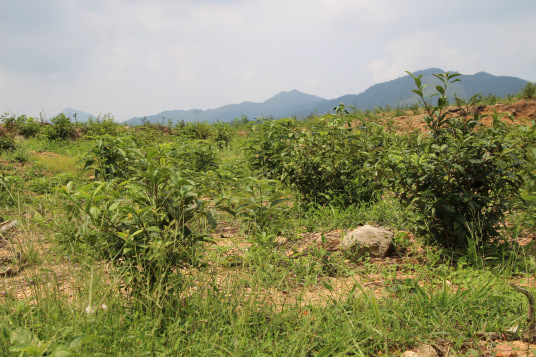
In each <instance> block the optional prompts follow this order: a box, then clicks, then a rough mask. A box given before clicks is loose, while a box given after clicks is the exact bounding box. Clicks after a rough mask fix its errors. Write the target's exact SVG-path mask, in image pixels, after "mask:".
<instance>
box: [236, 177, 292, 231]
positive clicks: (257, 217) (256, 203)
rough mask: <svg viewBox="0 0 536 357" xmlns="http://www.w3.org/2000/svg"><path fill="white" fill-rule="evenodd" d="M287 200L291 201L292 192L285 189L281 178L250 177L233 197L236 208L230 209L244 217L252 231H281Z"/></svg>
mask: <svg viewBox="0 0 536 357" xmlns="http://www.w3.org/2000/svg"><path fill="white" fill-rule="evenodd" d="M287 201H290V193H289V192H285V191H283V190H282V189H281V186H280V183H279V182H277V181H275V180H266V179H256V178H253V177H249V178H246V179H245V182H244V184H243V188H242V189H241V190H240V191H237V192H234V193H233V194H232V196H231V198H230V203H231V207H234V208H231V207H228V208H227V209H226V210H227V211H228V212H229V213H231V214H232V215H233V216H235V217H237V218H238V219H239V220H240V221H241V223H242V228H243V229H244V231H246V232H248V233H252V234H253V235H255V234H260V233H261V232H264V233H265V235H266V234H267V233H268V234H271V233H276V234H277V233H278V232H279V230H280V229H281V225H282V223H283V221H284V219H285V218H284V215H285V212H286V211H288V206H286V205H285V204H284V203H285V202H287Z"/></svg>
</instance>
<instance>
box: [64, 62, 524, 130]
mask: <svg viewBox="0 0 536 357" xmlns="http://www.w3.org/2000/svg"><path fill="white" fill-rule="evenodd" d="M450 72H451V73H458V72H456V71H450ZM438 73H445V71H444V70H442V69H440V68H428V69H423V70H418V71H415V72H413V74H414V75H415V76H418V75H422V83H428V84H430V85H429V86H428V87H427V88H426V90H425V95H430V94H432V92H433V91H434V89H433V88H434V87H435V86H436V85H439V84H440V81H439V80H438V79H437V78H436V77H435V76H434V74H438ZM459 78H460V79H461V81H460V82H456V83H453V84H451V85H450V86H449V89H448V91H447V95H448V96H449V98H451V99H452V98H453V96H454V94H455V93H456V95H457V96H458V97H460V98H462V99H467V98H470V97H471V96H472V95H474V94H477V93H481V94H482V95H495V96H497V97H505V96H507V95H509V94H515V93H518V92H519V91H520V90H521V89H522V88H523V87H524V86H525V85H526V84H527V83H528V81H527V80H524V79H521V78H518V77H511V76H496V75H492V74H489V73H487V72H477V73H475V74H471V75H463V76H461V77H459ZM412 89H415V84H414V82H413V78H411V77H410V76H409V75H405V76H402V77H399V78H396V79H393V80H390V81H386V82H381V83H377V84H374V85H372V86H371V87H369V88H367V89H366V90H364V91H363V92H361V93H359V94H345V95H342V96H340V97H337V98H334V99H325V98H322V97H319V96H316V95H312V94H306V93H303V92H300V91H299V90H297V89H292V90H290V91H282V92H279V93H278V94H276V95H274V96H273V97H271V98H269V99H267V100H265V101H264V102H260V103H256V102H250V101H245V102H242V103H239V104H227V105H224V106H221V107H218V108H214V109H207V110H201V109H190V110H166V111H162V112H160V113H158V114H155V115H150V116H145V117H133V118H130V119H128V120H126V121H124V122H123V123H125V124H128V125H139V124H142V123H143V122H145V121H147V122H149V123H165V122H167V121H168V120H172V122H173V123H174V124H176V123H178V122H181V121H184V122H193V121H200V122H209V123H213V122H216V121H222V122H230V121H233V120H234V119H235V118H241V117H244V116H247V117H248V118H249V119H254V118H258V117H273V118H282V117H298V118H303V117H307V116H309V115H311V114H312V113H317V114H325V113H329V112H330V111H332V110H333V108H334V107H336V106H338V105H339V104H340V103H343V104H344V105H353V106H355V107H356V108H357V109H360V110H367V109H371V110H372V109H374V108H377V107H380V106H381V107H384V106H386V105H388V106H390V107H397V106H410V105H412V104H414V103H416V102H418V97H417V95H416V94H415V93H413V92H412V91H411V90H412ZM66 110H67V109H66ZM69 110H72V109H69ZM73 111H74V110H73ZM64 112H65V111H64ZM75 112H76V111H75ZM82 113H83V112H82ZM84 114H87V113H84ZM78 120H79V121H80V115H78Z"/></svg>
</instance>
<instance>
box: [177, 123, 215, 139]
mask: <svg viewBox="0 0 536 357" xmlns="http://www.w3.org/2000/svg"><path fill="white" fill-rule="evenodd" d="M174 134H176V135H184V136H187V137H189V138H192V139H198V140H206V139H208V138H209V137H211V136H212V135H213V130H212V127H211V125H210V124H209V123H206V122H188V123H182V124H179V125H178V126H177V127H176V128H175V129H174Z"/></svg>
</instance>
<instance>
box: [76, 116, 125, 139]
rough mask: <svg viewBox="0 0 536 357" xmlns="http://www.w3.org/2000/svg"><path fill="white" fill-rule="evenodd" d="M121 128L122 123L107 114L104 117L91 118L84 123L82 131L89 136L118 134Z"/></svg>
mask: <svg viewBox="0 0 536 357" xmlns="http://www.w3.org/2000/svg"><path fill="white" fill-rule="evenodd" d="M120 130H121V125H120V124H118V123H116V122H115V121H114V118H113V116H111V115H105V116H103V117H102V118H100V117H99V118H89V119H88V120H87V122H85V123H83V124H82V131H83V133H84V135H87V136H103V135H110V136H117V135H119V133H120Z"/></svg>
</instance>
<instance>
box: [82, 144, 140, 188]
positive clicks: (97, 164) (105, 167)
mask: <svg viewBox="0 0 536 357" xmlns="http://www.w3.org/2000/svg"><path fill="white" fill-rule="evenodd" d="M136 150H137V147H136V145H135V144H134V142H133V140H132V139H131V138H128V137H126V138H118V137H113V136H108V135H106V136H102V137H100V138H99V139H98V140H97V142H96V145H95V146H94V147H92V148H91V149H90V151H89V152H88V154H87V155H86V156H85V158H84V159H83V160H82V161H83V162H84V169H92V170H93V172H94V176H95V178H96V179H102V180H108V179H112V178H116V177H117V178H123V179H127V178H129V177H131V176H132V174H133V173H134V170H135V168H134V167H132V166H131V165H132V164H135V163H136V161H135V158H134V156H135V155H138V156H139V155H140V153H139V151H136Z"/></svg>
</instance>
